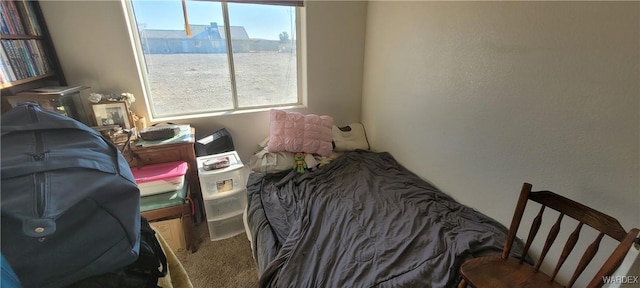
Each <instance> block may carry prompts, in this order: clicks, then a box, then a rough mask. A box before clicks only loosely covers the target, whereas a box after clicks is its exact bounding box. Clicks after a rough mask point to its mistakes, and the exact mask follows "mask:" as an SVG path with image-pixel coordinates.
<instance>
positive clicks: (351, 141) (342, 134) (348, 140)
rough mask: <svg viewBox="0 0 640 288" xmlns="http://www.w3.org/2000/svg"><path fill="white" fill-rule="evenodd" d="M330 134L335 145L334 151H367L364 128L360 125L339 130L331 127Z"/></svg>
mask: <svg viewBox="0 0 640 288" xmlns="http://www.w3.org/2000/svg"><path fill="white" fill-rule="evenodd" d="M331 132H332V134H333V142H334V143H335V145H336V147H335V148H334V150H335V151H342V152H344V151H354V150H357V149H362V150H369V142H368V141H367V135H366V134H365V132H364V126H363V125H362V124H360V123H352V124H351V125H349V126H344V127H340V128H338V126H335V125H333V127H332V129H331Z"/></svg>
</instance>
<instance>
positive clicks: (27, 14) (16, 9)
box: [0, 0, 42, 36]
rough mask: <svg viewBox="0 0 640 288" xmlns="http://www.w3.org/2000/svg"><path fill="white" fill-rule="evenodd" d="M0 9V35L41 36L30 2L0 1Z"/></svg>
mask: <svg viewBox="0 0 640 288" xmlns="http://www.w3.org/2000/svg"><path fill="white" fill-rule="evenodd" d="M0 8H1V9H0V33H2V34H7V35H33V36H40V35H42V29H41V28H40V23H39V22H38V18H37V17H36V14H35V10H34V8H33V3H32V2H31V1H28V0H19V1H0Z"/></svg>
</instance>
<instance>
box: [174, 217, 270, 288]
mask: <svg viewBox="0 0 640 288" xmlns="http://www.w3.org/2000/svg"><path fill="white" fill-rule="evenodd" d="M194 229H195V233H196V235H197V237H198V238H199V239H200V240H201V242H200V243H199V244H198V251H196V252H195V253H191V252H189V251H178V252H176V256H177V257H178V259H180V262H181V263H182V265H183V266H184V269H185V270H186V271H187V274H189V279H191V283H192V284H193V287H194V288H255V287H258V274H257V272H256V264H255V261H254V260H253V257H252V256H251V244H250V242H249V240H248V239H247V235H246V234H245V233H244V232H243V233H241V234H238V235H236V236H234V237H231V238H228V239H224V240H219V241H211V240H210V238H209V230H208V229H209V228H208V225H207V224H206V223H202V224H199V225H197V226H196V227H194ZM198 238H196V239H198Z"/></svg>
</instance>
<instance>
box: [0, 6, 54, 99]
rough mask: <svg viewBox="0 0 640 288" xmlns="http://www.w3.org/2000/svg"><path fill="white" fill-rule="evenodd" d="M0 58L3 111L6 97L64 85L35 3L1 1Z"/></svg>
mask: <svg viewBox="0 0 640 288" xmlns="http://www.w3.org/2000/svg"><path fill="white" fill-rule="evenodd" d="M0 58H1V59H0V60H1V61H0V89H1V91H0V93H1V95H2V111H3V112H4V111H6V110H8V109H9V108H10V105H6V104H7V100H6V99H5V96H10V95H16V94H17V93H20V92H22V91H26V90H29V89H33V88H38V87H42V86H64V85H66V81H65V79H64V76H63V74H62V71H61V69H60V65H59V63H58V59H57V56H56V53H55V49H54V47H53V42H52V41H51V38H50V37H49V33H48V30H47V27H46V24H45V21H44V17H43V14H42V11H41V9H40V5H39V2H38V1H33V0H13V1H4V0H3V1H0ZM7 106H9V107H7Z"/></svg>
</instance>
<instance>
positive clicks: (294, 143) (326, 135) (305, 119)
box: [267, 109, 333, 156]
mask: <svg viewBox="0 0 640 288" xmlns="http://www.w3.org/2000/svg"><path fill="white" fill-rule="evenodd" d="M332 126H333V118H331V116H318V115H314V114H308V115H302V114H300V113H298V112H286V111H281V110H275V109H272V110H271V123H270V125H269V144H268V146H267V150H268V151H269V152H282V151H287V152H294V153H295V152H306V153H311V154H318V155H320V156H329V155H331V151H332V150H333V145H332V144H331V140H332V138H331V137H332V133H331V127H332Z"/></svg>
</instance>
